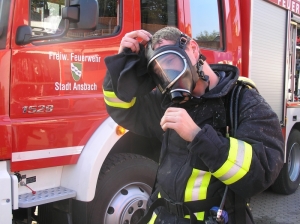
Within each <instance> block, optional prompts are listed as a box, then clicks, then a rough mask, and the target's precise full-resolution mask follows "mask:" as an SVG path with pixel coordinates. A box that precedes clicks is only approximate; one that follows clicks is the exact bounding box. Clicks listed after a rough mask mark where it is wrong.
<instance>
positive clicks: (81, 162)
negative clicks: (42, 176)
mask: <svg viewBox="0 0 300 224" xmlns="http://www.w3.org/2000/svg"><path fill="white" fill-rule="evenodd" d="M116 127H117V124H116V123H115V122H114V121H113V119H112V118H111V117H108V118H107V119H106V120H105V121H104V122H103V123H102V124H101V125H100V126H99V127H98V129H97V130H96V131H95V132H94V133H93V135H92V136H91V138H90V139H89V140H88V142H87V144H86V145H85V146H84V148H83V151H82V153H81V155H80V157H79V159H78V162H77V163H76V164H75V165H70V166H64V167H63V170H62V177H61V186H63V187H67V188H69V189H73V190H75V191H76V192H77V195H76V199H77V200H79V201H91V200H92V199H93V198H94V195H95V190H96V184H97V178H98V175H99V171H100V169H101V166H102V164H103V162H104V160H105V158H106V157H107V155H108V154H109V152H110V150H111V149H112V147H113V146H114V144H115V143H116V142H117V141H118V140H119V139H120V137H121V136H119V135H117V134H116Z"/></svg>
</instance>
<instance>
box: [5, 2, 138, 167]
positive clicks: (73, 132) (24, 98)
mask: <svg viewBox="0 0 300 224" xmlns="http://www.w3.org/2000/svg"><path fill="white" fill-rule="evenodd" d="M98 3H99V19H98V24H97V27H96V30H94V31H91V30H86V31H85V30H82V31H78V30H77V31H75V30H72V29H70V30H69V31H68V33H67V34H66V35H65V37H64V38H60V39H51V35H55V34H58V33H60V32H62V31H63V29H64V21H62V19H61V13H62V8H63V7H64V1H57V0H42V1H35V0H26V1H18V4H16V5H15V11H16V12H22V14H19V13H17V14H15V16H14V19H13V21H14V36H15V33H16V31H17V28H18V27H19V26H22V25H30V26H31V28H32V32H33V35H34V37H39V36H49V37H50V38H49V40H46V41H36V42H32V43H30V44H26V45H22V46H20V45H17V44H16V43H15V40H13V41H12V66H11V98H10V118H11V119H12V127H13V142H14V143H13V149H12V151H13V153H12V170H24V169H36V168H41V167H49V166H58V165H65V164H74V163H76V161H77V159H78V157H79V155H80V152H81V150H82V149H83V146H84V145H85V144H86V142H87V140H88V139H89V138H90V136H91V134H92V133H93V131H94V130H95V129H96V128H97V127H98V126H99V125H100V124H101V122H102V121H103V120H104V119H106V118H107V116H108V115H107V113H106V109H105V105H104V101H103V96H102V82H103V79H104V75H105V72H106V67H105V63H104V58H105V57H106V56H108V55H112V54H115V53H117V50H118V46H119V43H120V41H121V38H122V37H123V36H124V34H125V33H126V32H129V31H131V30H132V29H133V14H134V13H133V11H134V7H133V0H126V1H118V0H101V1H100V0H99V1H98ZM121 14H122V15H126V19H124V20H122V18H121V17H120V15H121ZM24 21H25V24H24ZM27 21H28V24H27ZM121 21H122V22H121ZM30 161H32V163H31V162H30ZM33 161H34V162H33Z"/></svg>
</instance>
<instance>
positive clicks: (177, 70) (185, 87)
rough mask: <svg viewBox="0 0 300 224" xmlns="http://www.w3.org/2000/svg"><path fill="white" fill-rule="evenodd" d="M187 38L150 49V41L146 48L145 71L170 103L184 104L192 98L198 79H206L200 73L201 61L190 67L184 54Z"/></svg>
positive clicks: (190, 64)
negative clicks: (168, 97)
mask: <svg viewBox="0 0 300 224" xmlns="http://www.w3.org/2000/svg"><path fill="white" fill-rule="evenodd" d="M187 40H188V39H187V36H186V35H185V34H181V36H180V38H179V40H178V41H177V42H176V44H175V45H165V46H161V47H159V48H157V49H156V50H153V49H152V43H151V41H149V42H148V44H147V46H146V58H147V62H148V64H147V70H148V73H149V74H150V75H151V76H152V78H153V80H154V82H155V84H156V86H157V87H158V89H159V90H160V91H161V92H162V93H163V94H165V93H166V94H169V95H170V97H171V100H172V102H177V103H180V102H184V101H187V100H189V99H190V98H191V97H192V91H193V90H194V88H195V86H196V82H197V81H198V79H199V77H200V78H202V79H203V80H205V79H206V77H204V74H203V72H202V64H203V61H202V59H201V60H199V61H200V62H202V64H200V63H199V62H198V63H197V65H196V66H195V65H192V63H191V61H190V58H189V56H188V55H187V53H186V52H185V49H186V44H187V42H188V41H187Z"/></svg>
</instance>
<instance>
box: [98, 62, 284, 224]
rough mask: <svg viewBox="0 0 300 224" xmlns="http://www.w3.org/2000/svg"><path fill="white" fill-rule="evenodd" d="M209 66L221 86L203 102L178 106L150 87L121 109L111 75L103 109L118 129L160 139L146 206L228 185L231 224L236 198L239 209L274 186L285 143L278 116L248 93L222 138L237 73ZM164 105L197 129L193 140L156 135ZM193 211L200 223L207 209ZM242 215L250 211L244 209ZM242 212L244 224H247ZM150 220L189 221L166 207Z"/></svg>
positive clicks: (208, 194)
mask: <svg viewBox="0 0 300 224" xmlns="http://www.w3.org/2000/svg"><path fill="white" fill-rule="evenodd" d="M212 68H213V70H214V71H215V72H217V73H219V74H220V73H223V74H225V75H224V76H223V79H222V80H221V81H220V82H219V84H218V85H217V86H216V87H215V88H213V89H212V90H210V91H209V92H207V93H205V94H204V95H203V96H202V97H201V98H198V99H197V98H193V99H192V100H190V101H189V102H187V103H184V104H182V105H174V104H172V103H171V102H170V101H169V97H168V96H164V95H162V94H161V93H160V92H159V91H158V90H156V89H155V90H153V91H151V92H150V93H148V94H146V95H141V96H137V97H134V98H133V99H132V100H131V101H130V102H127V103H125V102H124V105H123V104H122V103H121V102H122V101H118V99H113V98H114V94H113V92H117V90H116V88H117V87H116V86H114V85H112V81H111V75H110V73H109V72H108V73H107V76H106V78H105V82H104V85H103V90H104V95H105V98H106V99H105V101H106V105H107V111H108V113H109V114H110V116H111V117H112V118H113V119H114V120H115V121H116V122H117V123H118V124H120V125H122V126H123V127H125V128H127V129H128V130H130V131H132V132H134V133H136V134H139V135H143V136H147V137H156V138H158V139H160V140H161V141H162V148H161V155H160V161H159V169H158V173H157V181H156V186H155V191H154V193H153V194H152V195H151V198H150V200H149V205H150V204H151V203H152V202H153V201H155V200H156V198H157V197H163V198H167V199H168V200H170V201H172V202H183V201H191V200H192V201H193V200H202V201H203V200H210V199H211V198H218V197H219V198H220V200H221V197H222V195H223V192H224V189H225V186H226V185H227V186H228V187H229V191H228V194H227V199H226V203H225V210H226V211H228V213H229V223H230V224H233V223H236V221H235V218H234V214H235V211H236V210H237V207H235V206H236V204H237V199H236V198H237V197H235V195H236V196H238V197H240V198H243V200H244V204H245V203H246V200H247V199H248V198H250V197H252V196H254V195H256V194H258V193H260V192H262V191H263V190H265V189H267V188H268V187H269V186H270V185H271V184H272V183H273V182H274V181H275V179H276V177H277V175H278V174H279V172H280V169H281V168H282V166H283V157H284V156H283V148H284V141H283V136H282V132H281V128H280V124H279V121H278V117H277V115H276V114H275V113H274V111H273V110H272V109H271V108H270V106H269V105H268V104H267V103H266V101H265V100H264V99H263V98H262V97H261V96H260V95H259V93H258V92H257V91H256V90H254V89H248V88H245V89H243V90H242V91H241V94H240V100H239V108H238V115H237V116H238V128H237V131H236V136H235V137H234V138H228V137H226V136H225V130H226V126H228V124H229V118H228V111H227V109H228V105H229V102H228V98H229V97H228V96H229V94H230V93H231V90H232V88H233V87H234V85H235V83H236V81H237V79H238V70H237V68H236V67H234V66H230V65H212ZM111 73H113V72H111ZM115 78H116V77H113V79H115ZM122 88H124V86H123V87H122ZM128 88H131V87H130V86H128ZM115 97H116V96H115ZM169 106H177V107H182V108H185V109H186V111H187V112H188V113H189V115H190V116H191V117H192V119H193V120H194V121H195V123H196V124H197V125H198V126H199V127H200V128H201V131H199V133H198V134H197V135H196V137H195V138H194V140H193V141H192V142H187V141H185V140H183V139H182V138H181V137H180V136H179V135H178V134H177V133H176V132H175V131H174V130H167V131H166V132H163V130H162V129H161V127H160V120H161V118H162V116H163V114H164V112H165V110H166V108H167V107H169ZM236 155H237V156H236ZM241 161H242V162H241ZM220 200H219V201H220ZM216 206H219V204H216ZM199 209H200V210H199V213H197V214H196V215H197V218H198V220H202V222H199V223H204V222H203V220H206V219H207V218H208V215H209V208H202V209H201V208H199ZM245 210H248V208H246V206H245V208H244V207H242V211H243V212H245ZM200 211H203V212H200ZM248 213H249V211H247V215H246V216H247V221H246V223H247V224H248V223H253V221H251V218H250V217H251V215H249V214H248ZM156 215H157V218H156V221H155V223H164V224H166V223H171V224H174V223H189V220H188V219H186V218H188V217H185V218H180V217H177V216H176V215H172V214H170V213H169V212H168V211H167V209H166V208H162V209H157V210H156ZM237 224H242V223H237Z"/></svg>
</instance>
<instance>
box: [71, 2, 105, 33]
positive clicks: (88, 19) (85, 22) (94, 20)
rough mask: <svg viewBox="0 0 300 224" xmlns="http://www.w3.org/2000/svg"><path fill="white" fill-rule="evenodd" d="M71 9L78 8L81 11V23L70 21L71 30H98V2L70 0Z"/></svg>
mask: <svg viewBox="0 0 300 224" xmlns="http://www.w3.org/2000/svg"><path fill="white" fill-rule="evenodd" d="M70 7H78V8H79V9H80V10H79V12H80V14H79V21H78V22H71V21H70V22H71V23H70V28H71V29H80V30H95V29H96V26H97V24H98V18H99V6H98V1H97V0H70Z"/></svg>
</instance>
